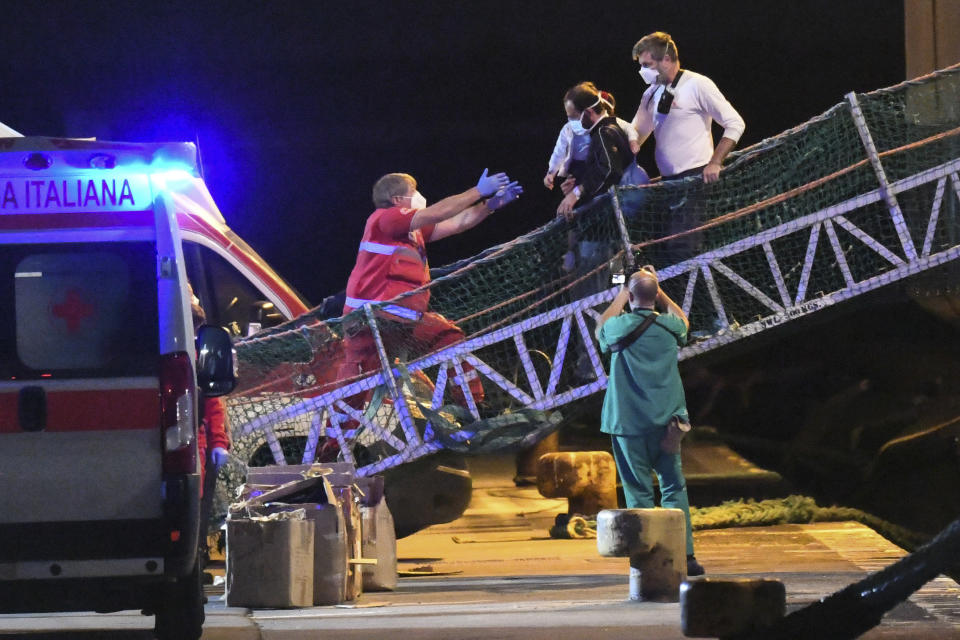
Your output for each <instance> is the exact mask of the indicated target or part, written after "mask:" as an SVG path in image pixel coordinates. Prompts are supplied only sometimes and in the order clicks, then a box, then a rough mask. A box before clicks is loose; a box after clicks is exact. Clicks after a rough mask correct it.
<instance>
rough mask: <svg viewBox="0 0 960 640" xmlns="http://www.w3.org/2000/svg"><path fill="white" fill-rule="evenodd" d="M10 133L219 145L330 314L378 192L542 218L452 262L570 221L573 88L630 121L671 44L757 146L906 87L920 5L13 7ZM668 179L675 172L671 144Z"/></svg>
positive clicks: (4, 69) (479, 237)
mask: <svg viewBox="0 0 960 640" xmlns="http://www.w3.org/2000/svg"><path fill="white" fill-rule="evenodd" d="M0 6H2V7H3V15H4V18H3V29H2V36H0V55H2V58H3V64H2V65H0V87H2V96H3V98H2V100H0V121H2V122H5V123H6V124H8V125H10V126H12V127H13V128H15V129H17V130H19V131H21V132H22V133H25V134H28V135H53V136H78V137H79V136H97V137H99V138H101V139H114V140H130V141H160V140H177V141H179V140H195V139H199V141H200V146H201V151H202V154H203V162H204V169H205V174H206V178H207V182H208V184H209V187H210V190H211V192H212V193H213V196H214V198H215V199H216V201H217V202H218V204H219V205H220V208H221V210H222V211H223V213H224V215H225V217H226V218H227V221H228V223H229V224H230V225H231V226H232V227H233V228H234V229H235V230H236V231H237V232H238V233H239V234H240V235H241V236H243V237H244V238H245V239H246V240H247V241H248V242H249V243H250V244H251V245H252V246H253V247H254V248H255V249H257V250H258V251H259V252H260V253H261V254H262V255H263V256H264V257H265V258H266V259H267V261H268V262H270V263H271V264H273V265H274V267H275V268H276V269H277V270H278V271H279V272H280V273H281V275H283V276H284V277H285V278H287V279H288V280H289V281H290V282H291V283H292V284H293V285H294V286H296V287H297V288H298V289H299V290H300V291H301V292H302V293H303V294H304V295H305V296H306V297H307V298H308V299H309V300H310V301H311V302H313V303H314V304H316V303H318V302H319V301H320V300H321V299H322V298H323V296H325V295H327V294H330V293H334V292H336V291H338V290H340V289H342V288H343V286H344V285H345V283H346V278H347V275H348V273H349V271H350V268H351V267H352V266H353V259H354V256H355V249H356V246H357V244H358V242H359V240H360V234H361V232H362V228H363V222H364V220H365V218H366V216H367V215H368V214H369V213H370V212H371V211H372V205H371V204H370V195H369V194H370V188H371V186H372V184H373V182H374V180H375V179H376V178H378V177H379V176H380V175H382V174H384V173H387V172H390V171H405V172H408V173H411V174H413V175H414V176H416V177H417V179H418V180H419V182H420V190H421V191H422V192H423V193H424V195H426V197H427V199H428V200H430V201H434V200H436V199H439V198H441V197H444V196H447V195H450V194H452V193H454V192H459V191H462V190H464V189H466V188H468V187H470V186H472V185H473V184H474V183H475V181H476V178H477V177H478V176H479V174H480V172H481V171H482V169H483V168H484V167H486V166H489V167H490V168H491V169H496V170H504V171H507V172H509V173H510V175H511V176H512V177H513V178H515V179H519V180H521V182H522V183H523V184H524V186H525V188H526V194H525V195H524V197H523V199H522V200H521V202H520V203H518V204H514V205H512V206H511V207H510V208H509V209H506V210H504V211H503V212H502V213H501V214H500V215H498V216H497V217H495V218H492V219H490V220H488V221H487V223H486V224H484V225H481V226H480V227H478V228H476V229H474V230H473V231H472V232H470V234H469V235H468V236H461V237H460V238H454V239H450V240H445V241H442V242H439V243H437V244H435V245H433V246H432V247H431V261H432V263H433V264H434V265H440V264H443V263H446V262H449V261H451V260H454V259H457V258H462V257H466V256H468V255H471V254H473V253H475V252H476V251H478V250H480V249H482V248H483V247H485V246H488V245H490V244H495V243H499V242H504V241H507V240H509V239H511V238H513V237H515V236H516V235H518V234H519V233H522V232H525V231H528V230H530V229H532V228H534V227H536V226H539V225H541V224H543V223H544V222H546V221H548V220H549V219H550V218H551V217H552V212H553V210H554V209H555V205H556V201H557V200H558V197H557V196H555V195H554V194H551V193H548V192H547V191H546V190H545V189H544V188H543V187H542V185H541V184H540V180H541V178H542V176H543V173H544V171H545V168H546V160H547V157H548V156H549V154H550V151H551V149H552V147H553V142H554V140H555V138H556V134H557V132H558V130H559V128H560V126H561V125H562V124H563V122H564V118H565V116H564V114H563V110H562V105H561V99H562V96H563V93H564V91H565V90H566V88H567V87H569V86H570V85H572V84H575V83H576V82H579V81H581V80H593V81H594V82H596V83H597V84H598V85H599V86H601V87H602V88H605V89H607V90H609V91H612V92H613V93H614V95H615V96H616V97H617V100H618V105H619V107H620V109H619V112H620V115H621V116H622V117H624V118H626V119H627V120H629V119H630V118H631V117H632V115H633V112H634V111H635V109H636V105H637V101H638V99H639V97H640V94H641V92H642V89H643V85H642V82H641V81H640V78H639V76H638V75H637V72H636V68H637V67H636V64H635V63H634V62H633V61H632V60H631V59H630V50H631V48H632V46H633V43H634V42H635V41H636V40H637V39H639V37H640V36H642V35H644V34H645V33H647V32H649V31H653V30H656V29H662V30H666V31H668V32H670V33H671V34H672V35H673V37H674V38H675V40H676V41H677V44H678V46H679V50H680V59H681V63H682V64H683V65H684V66H688V67H689V68H691V69H693V70H696V71H699V72H701V73H705V74H706V75H708V76H710V77H711V78H713V79H714V80H715V81H716V82H717V84H718V86H719V87H720V89H721V90H722V91H723V92H724V93H725V94H726V96H727V97H728V99H730V101H731V102H732V103H733V104H734V106H735V107H736V108H737V109H738V110H739V111H740V113H741V114H742V115H743V116H744V118H745V119H746V122H747V132H746V134H745V136H744V139H743V140H742V144H741V147H742V146H745V145H747V144H752V143H754V142H757V141H759V140H761V139H763V138H765V137H768V136H771V135H775V134H777V133H779V132H780V131H782V130H784V129H786V128H789V127H792V126H794V125H796V124H799V123H800V122H802V121H804V120H806V119H808V118H810V117H812V116H814V115H817V114H819V113H821V112H822V111H824V110H826V109H827V108H829V107H830V106H832V105H833V104H835V103H837V102H839V101H840V100H841V99H842V98H843V95H844V94H845V93H847V92H848V91H851V90H856V91H867V90H871V89H874V88H878V87H881V86H886V85H890V84H894V83H896V82H898V81H900V80H902V79H903V75H904V53H903V50H904V42H903V2H902V0H844V1H842V2H838V1H836V0H780V1H773V0H766V1H765V0H741V1H739V2H733V1H729V0H716V1H711V2H707V1H693V0H686V1H678V2H659V3H644V2H637V1H630V2H627V1H607V2H561V1H555V2H542V1H539V0H528V1H517V2H472V3H446V2H432V3H428V2H364V1H360V2H333V1H329V0H320V1H314V2H287V1H282V0H260V1H256V2H254V1H249V0H237V1H231V2H205V1H204V2H197V1H193V2H145V1H139V0H96V1H94V0H89V1H84V2H81V1H66V0H45V1H43V2H23V1H20V0H3V1H2V2H0ZM644 154H645V157H646V159H647V160H646V163H645V165H646V167H647V169H648V170H650V171H651V172H653V171H654V165H653V161H652V141H650V142H648V143H647V145H646V147H645V151H644Z"/></svg>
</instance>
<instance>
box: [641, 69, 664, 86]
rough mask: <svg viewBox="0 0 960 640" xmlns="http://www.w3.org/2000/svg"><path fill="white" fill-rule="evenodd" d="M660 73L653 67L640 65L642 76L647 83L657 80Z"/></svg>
mask: <svg viewBox="0 0 960 640" xmlns="http://www.w3.org/2000/svg"><path fill="white" fill-rule="evenodd" d="M659 75H660V72H658V71H657V70H656V69H655V68H653V67H640V77H641V78H643V81H644V82H646V83H647V84H653V83H654V82H656V81H657V76H659Z"/></svg>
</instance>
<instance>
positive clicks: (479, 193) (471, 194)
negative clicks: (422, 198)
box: [410, 169, 510, 239]
mask: <svg viewBox="0 0 960 640" xmlns="http://www.w3.org/2000/svg"><path fill="white" fill-rule="evenodd" d="M508 184H510V178H508V177H507V174H505V173H495V174H494V175H492V176H488V175H487V170H486V169H484V170H483V175H482V176H480V180H479V181H478V182H477V186H475V187H473V188H471V189H467V190H466V191H464V192H463V193H458V194H457V195H455V196H450V197H447V198H444V199H443V200H441V201H439V202H437V203H436V204H432V205H430V206H429V207H424V208H423V209H420V210H418V211H417V212H416V213H414V214H413V219H412V220H411V221H410V231H416V230H417V229H419V228H421V227H425V226H427V225H431V224H440V223H441V222H443V221H444V220H449V219H450V218H452V217H454V216H456V215H457V214H460V213H466V212H465V211H464V210H465V209H467V207H470V205H472V204H473V203H475V202H476V201H477V200H480V199H481V198H489V197H490V196H492V195H493V194H495V193H496V192H497V191H499V190H500V189H503V188H504V187H506V186H507V185H508ZM484 217H486V216H484ZM482 219H483V218H480V220H482ZM480 220H477V221H476V222H474V223H473V224H474V225H475V224H477V222H480ZM471 226H473V225H471ZM467 228H468V229H469V227H467ZM448 235H449V234H448ZM436 237H437V236H436V231H434V235H433V238H434V239H436Z"/></svg>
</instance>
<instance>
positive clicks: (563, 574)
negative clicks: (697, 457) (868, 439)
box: [0, 456, 960, 640]
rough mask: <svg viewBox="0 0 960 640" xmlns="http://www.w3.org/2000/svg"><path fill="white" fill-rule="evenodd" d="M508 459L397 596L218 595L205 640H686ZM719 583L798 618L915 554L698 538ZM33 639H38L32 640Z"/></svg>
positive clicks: (52, 622) (918, 608)
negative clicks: (775, 597)
mask: <svg viewBox="0 0 960 640" xmlns="http://www.w3.org/2000/svg"><path fill="white" fill-rule="evenodd" d="M514 471H515V469H514V467H513V459H512V457H509V456H502V457H487V458H482V459H477V460H476V461H475V464H474V465H473V468H472V473H473V476H474V495H473V500H472V502H471V505H470V507H469V508H468V510H467V511H466V513H464V515H463V516H462V517H461V518H460V519H458V520H456V521H454V522H450V523H447V524H443V525H435V526H433V527H430V528H428V529H426V530H424V531H421V532H419V533H417V534H414V535H412V536H409V537H407V538H404V539H402V540H400V541H398V548H397V553H398V558H399V570H400V572H401V573H400V575H401V577H400V580H399V585H398V588H397V590H396V591H393V592H377V593H364V594H363V595H362V596H361V597H360V598H359V599H358V600H357V601H355V602H353V603H349V604H345V605H340V606H329V607H313V608H308V609H296V610H253V611H248V610H246V609H231V608H226V607H225V606H224V604H223V600H222V597H221V595H220V594H221V593H222V587H220V588H219V590H218V588H216V587H214V588H212V589H211V590H210V591H209V594H210V602H209V604H208V605H207V623H206V625H205V628H204V635H203V637H204V638H206V639H208V640H209V639H213V638H218V639H220V638H230V639H244V640H245V639H251V640H255V639H264V640H280V639H284V640H287V639H300V638H303V639H306V638H310V639H312V640H322V639H334V638H336V639H338V640H340V639H347V640H350V639H354V638H357V639H359V638H385V637H389V638H391V640H401V639H404V638H411V639H413V638H416V639H429V640H434V639H440V638H451V639H453V638H455V639H474V638H478V639H479V638H499V639H511V640H512V639H516V640H519V639H521V638H523V639H533V640H539V639H543V640H547V639H549V640H556V639H557V638H558V637H574V638H641V637H642V638H659V639H673V638H683V637H684V636H683V634H682V633H681V630H680V606H679V604H676V603H652V602H639V603H637V602H629V601H628V600H627V593H628V567H627V561H626V559H623V558H603V557H600V556H599V554H598V553H597V548H596V541H595V540H592V539H587V540H558V539H551V538H550V537H549V535H548V530H549V528H550V525H551V524H552V523H553V518H554V516H555V515H556V514H557V513H561V512H565V511H566V502H565V501H564V500H556V499H546V498H543V497H541V496H540V495H539V494H538V493H537V491H536V488H534V487H530V486H526V487H517V486H515V485H514V482H513V476H514ZM695 541H696V553H697V557H698V559H699V560H700V561H701V562H702V563H703V565H704V566H705V567H706V569H707V575H708V576H711V577H766V578H776V579H778V580H781V581H782V582H783V583H784V585H785V587H786V592H787V609H788V611H791V610H794V609H796V608H799V607H802V606H804V605H806V604H809V603H812V602H815V601H817V600H819V599H820V598H822V597H824V596H826V595H829V594H831V593H833V592H834V591H836V590H838V589H840V588H842V587H844V586H846V585H848V584H850V583H852V582H854V581H856V580H859V579H861V578H863V577H865V576H866V575H868V574H869V573H871V572H874V571H877V570H879V569H881V568H883V567H886V566H888V565H889V564H891V563H892V562H894V561H896V560H897V559H898V558H900V557H903V556H904V555H905V552H904V551H903V550H902V549H900V548H899V547H897V546H895V545H893V544H892V543H890V542H888V541H887V540H885V539H884V538H882V537H881V536H879V535H878V534H876V533H875V532H874V531H873V530H871V529H869V528H868V527H865V526H863V525H861V524H857V523H852V522H839V523H817V524H808V525H780V526H772V527H754V528H736V529H722V530H709V531H702V532H696V534H695ZM151 627H152V618H145V617H143V616H140V615H138V614H137V613H135V612H129V613H119V614H111V615H94V614H90V615H86V616H84V615H74V614H71V615H66V614H60V615H52V616H51V615H47V616H0V638H8V637H18V638H19V637H27V638H30V639H31V640H52V639H56V640H66V639H67V638H84V639H90V638H106V639H114V638H116V639H119V638H137V639H141V638H142V639H145V638H149V637H151V634H150V632H149V629H150V628H151ZM25 634H29V635H25ZM862 637H864V638H873V639H881V638H882V639H884V640H887V639H893V638H904V639H914V638H917V639H919V638H925V639H926V638H938V639H939V638H942V639H954V638H956V639H960V586H958V585H957V583H956V582H954V581H953V580H950V579H949V578H946V577H943V576H941V577H938V578H937V579H935V580H933V581H932V582H930V583H928V584H927V585H926V586H924V587H923V588H922V589H921V590H920V591H918V592H917V593H915V594H914V595H913V597H911V598H910V599H909V600H907V601H906V602H904V603H902V604H900V605H899V606H897V607H896V608H895V609H893V610H892V611H891V612H889V613H888V614H887V615H886V616H885V617H884V619H883V622H882V624H881V625H879V626H878V627H875V628H874V629H873V630H871V631H869V632H868V633H867V634H865V635H864V636H862Z"/></svg>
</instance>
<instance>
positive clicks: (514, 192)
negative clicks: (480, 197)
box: [487, 182, 523, 211]
mask: <svg viewBox="0 0 960 640" xmlns="http://www.w3.org/2000/svg"><path fill="white" fill-rule="evenodd" d="M521 193H523V187H521V186H520V184H519V183H517V182H511V183H510V184H508V185H507V186H506V187H504V188H503V189H501V190H500V191H497V195H495V196H493V197H492V198H490V199H489V200H487V207H489V208H490V211H496V210H497V209H500V208H501V207H504V206H506V205H508V204H510V203H511V202H513V201H514V200H516V199H517V198H519V197H520V194H521Z"/></svg>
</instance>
